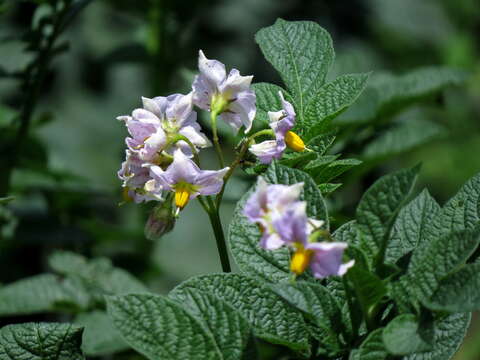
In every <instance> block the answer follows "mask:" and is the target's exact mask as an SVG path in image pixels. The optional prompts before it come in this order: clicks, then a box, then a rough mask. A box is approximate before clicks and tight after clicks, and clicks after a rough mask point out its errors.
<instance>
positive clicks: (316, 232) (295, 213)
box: [244, 177, 354, 279]
mask: <svg viewBox="0 0 480 360" xmlns="http://www.w3.org/2000/svg"><path fill="white" fill-rule="evenodd" d="M302 189H303V183H298V184H295V185H291V186H287V185H268V184H267V183H266V182H265V180H263V178H261V177H260V178H259V180H258V184H257V188H256V191H255V192H254V193H253V194H252V195H251V196H250V198H249V199H248V201H247V202H246V203H245V207H244V215H245V216H246V217H247V219H248V220H249V221H251V222H253V223H256V224H258V226H259V228H260V231H261V233H262V237H261V240H260V246H261V247H263V248H264V249H266V250H275V249H278V248H280V247H282V246H289V247H291V248H292V249H293V250H294V253H293V256H292V258H291V262H290V270H291V271H292V272H293V273H294V274H295V275H300V274H302V273H303V272H304V271H305V270H306V269H307V267H310V269H311V270H312V273H313V275H314V276H315V277H316V278H320V279H321V278H324V277H327V276H330V275H343V274H345V273H346V272H347V270H348V269H349V268H350V267H352V266H353V264H354V261H353V260H352V261H349V262H347V263H345V264H343V263H342V257H343V252H344V250H345V249H346V247H347V244H346V243H343V242H330V241H324V242H317V241H316V239H318V238H319V237H320V236H321V235H322V233H325V232H326V230H322V228H321V227H322V226H323V224H324V222H323V221H320V220H316V219H312V218H308V217H307V213H306V203H305V202H304V201H299V200H298V198H299V196H300V193H301V191H302Z"/></svg>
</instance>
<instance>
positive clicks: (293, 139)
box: [285, 131, 305, 152]
mask: <svg viewBox="0 0 480 360" xmlns="http://www.w3.org/2000/svg"><path fill="white" fill-rule="evenodd" d="M285 143H286V144H287V146H288V147H289V148H290V149H292V150H293V151H298V152H302V151H304V150H305V143H304V142H303V140H302V139H301V138H300V136H298V135H297V134H295V133H294V132H293V131H287V133H286V134H285Z"/></svg>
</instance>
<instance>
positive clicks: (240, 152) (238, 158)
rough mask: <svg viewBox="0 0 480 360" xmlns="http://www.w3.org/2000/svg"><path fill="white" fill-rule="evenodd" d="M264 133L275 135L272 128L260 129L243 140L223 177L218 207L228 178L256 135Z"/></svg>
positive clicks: (217, 201)
mask: <svg viewBox="0 0 480 360" xmlns="http://www.w3.org/2000/svg"><path fill="white" fill-rule="evenodd" d="M262 135H270V136H274V134H273V130H270V129H265V130H260V131H258V132H256V133H255V134H253V135H251V136H250V137H248V138H247V139H246V140H245V141H244V142H243V144H242V147H241V148H240V151H239V153H238V155H237V157H236V158H235V160H234V161H233V162H232V163H231V164H230V169H229V170H228V171H227V173H226V174H225V176H224V177H223V186H222V190H220V192H219V193H218V195H217V198H216V205H217V208H220V204H221V202H222V199H223V193H224V192H225V187H226V186H227V182H228V180H229V179H230V177H231V176H232V174H233V172H234V171H235V169H236V168H237V166H238V165H239V164H240V162H241V161H242V159H243V157H244V156H245V153H246V152H247V150H248V147H249V146H250V144H251V142H252V141H253V140H254V139H255V138H256V137H258V136H262Z"/></svg>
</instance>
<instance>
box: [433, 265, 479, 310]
mask: <svg viewBox="0 0 480 360" xmlns="http://www.w3.org/2000/svg"><path fill="white" fill-rule="evenodd" d="M479 288H480V263H476V264H468V265H465V266H464V267H462V268H460V269H459V270H458V271H456V272H455V273H453V274H450V275H448V276H447V277H445V278H444V279H442V280H441V281H440V283H439V285H438V289H437V290H436V291H435V292H434V294H433V295H432V298H431V299H430V300H429V302H428V307H429V308H430V309H433V310H439V311H448V312H469V311H475V310H478V309H480V292H479V291H478V289H479Z"/></svg>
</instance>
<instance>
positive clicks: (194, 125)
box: [118, 51, 255, 209]
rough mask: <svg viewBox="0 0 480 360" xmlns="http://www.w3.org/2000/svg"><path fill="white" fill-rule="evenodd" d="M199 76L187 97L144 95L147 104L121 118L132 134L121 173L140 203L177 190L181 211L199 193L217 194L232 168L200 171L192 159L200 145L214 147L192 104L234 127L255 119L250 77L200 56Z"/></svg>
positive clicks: (247, 127)
mask: <svg viewBox="0 0 480 360" xmlns="http://www.w3.org/2000/svg"><path fill="white" fill-rule="evenodd" d="M198 65H199V69H200V74H199V75H197V77H196V78H195V81H194V82H193V85H192V92H190V93H189V94H187V95H182V94H173V95H170V96H167V97H162V96H159V97H155V98H153V99H149V98H142V100H143V108H141V109H136V110H134V111H133V112H132V114H131V116H120V117H118V120H120V121H123V122H124V123H125V125H126V127H127V129H128V132H129V134H130V136H129V137H127V138H126V144H127V150H126V159H125V161H124V162H123V163H122V167H121V169H120V170H119V172H118V176H119V178H120V179H121V180H122V181H123V187H124V195H125V198H126V199H128V200H133V201H135V202H137V203H139V202H144V201H149V200H160V201H162V200H163V199H164V193H165V192H168V191H172V192H174V193H175V196H174V199H175V205H176V206H177V208H178V209H182V208H183V207H184V206H185V205H186V204H187V203H188V201H189V200H190V199H192V198H195V197H196V196H198V195H213V194H217V193H218V192H219V191H220V189H221V187H222V185H223V176H224V175H225V173H226V172H227V171H228V170H229V168H228V167H226V168H223V169H221V170H218V171H209V170H201V169H200V168H199V167H198V165H197V164H196V163H195V162H194V161H193V160H192V157H193V156H194V154H196V153H197V152H198V151H199V150H200V149H203V148H206V147H208V146H211V143H210V141H209V140H208V138H207V137H206V136H205V134H204V133H203V132H202V129H201V127H200V124H199V123H198V122H197V113H196V111H195V110H194V105H196V106H198V107H199V108H200V109H205V110H208V111H211V112H213V111H215V112H216V114H218V115H219V116H220V118H222V119H223V120H224V121H225V122H227V123H228V124H230V125H231V126H232V127H233V128H234V129H235V130H238V129H239V128H240V127H241V126H242V125H243V126H245V131H246V132H247V131H248V130H250V128H251V126H252V121H253V118H254V117H255V94H254V92H253V91H252V90H251V89H250V83H251V80H252V76H240V73H239V72H238V70H236V69H233V70H232V71H231V72H230V74H229V75H228V76H226V71H225V66H224V65H223V64H222V63H220V62H218V61H216V60H208V59H207V58H206V57H205V55H204V54H203V52H202V51H200V56H199V63H198Z"/></svg>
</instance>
